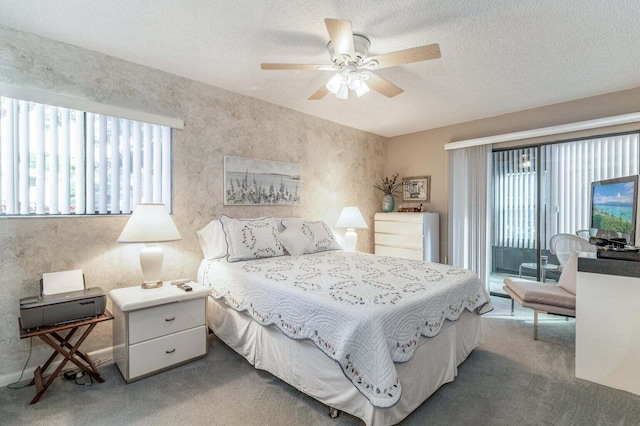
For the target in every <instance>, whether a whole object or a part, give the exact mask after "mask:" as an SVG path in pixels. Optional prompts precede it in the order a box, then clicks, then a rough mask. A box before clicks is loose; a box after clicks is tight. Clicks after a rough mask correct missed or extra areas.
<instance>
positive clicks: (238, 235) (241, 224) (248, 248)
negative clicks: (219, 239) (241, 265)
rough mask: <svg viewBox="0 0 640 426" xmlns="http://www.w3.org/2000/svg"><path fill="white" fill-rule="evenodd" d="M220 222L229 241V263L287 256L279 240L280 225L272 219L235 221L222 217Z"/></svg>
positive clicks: (225, 216)
mask: <svg viewBox="0 0 640 426" xmlns="http://www.w3.org/2000/svg"><path fill="white" fill-rule="evenodd" d="M220 222H221V223H222V229H223V230H224V234H225V238H226V240H227V251H228V254H229V256H228V257H227V260H228V261H229V262H236V261H238V260H250V259H260V258H264V257H275V256H283V255H284V254H285V252H284V247H282V244H281V243H280V241H279V240H278V224H277V222H276V220H275V219H274V218H272V217H261V218H258V219H234V218H232V217H229V216H227V215H220Z"/></svg>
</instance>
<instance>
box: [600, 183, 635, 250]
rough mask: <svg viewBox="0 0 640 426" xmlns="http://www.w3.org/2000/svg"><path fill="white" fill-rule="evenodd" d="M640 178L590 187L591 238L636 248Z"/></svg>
mask: <svg viewBox="0 0 640 426" xmlns="http://www.w3.org/2000/svg"><path fill="white" fill-rule="evenodd" d="M637 206H638V175H634V176H625V177H620V178H615V179H607V180H601V181H598V182H592V183H591V225H590V227H591V230H590V234H591V236H596V237H601V238H607V239H610V238H626V240H627V244H629V245H634V244H635V235H636V216H637Z"/></svg>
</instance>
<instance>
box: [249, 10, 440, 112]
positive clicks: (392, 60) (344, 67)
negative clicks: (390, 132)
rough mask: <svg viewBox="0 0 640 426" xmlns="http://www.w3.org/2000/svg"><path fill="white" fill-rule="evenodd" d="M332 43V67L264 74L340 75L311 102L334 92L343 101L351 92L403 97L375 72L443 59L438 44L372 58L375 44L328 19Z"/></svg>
mask: <svg viewBox="0 0 640 426" xmlns="http://www.w3.org/2000/svg"><path fill="white" fill-rule="evenodd" d="M324 23H325V25H326V26H327V32H328V33H329V38H330V39H331V41H329V43H328V44H327V49H328V50H329V53H330V55H331V62H333V64H331V65H311V64H261V65H260V67H261V68H262V69H263V70H314V71H333V72H335V73H336V74H335V75H334V76H333V77H331V79H330V80H329V81H328V82H327V84H325V85H324V86H322V87H320V88H319V89H318V90H316V91H315V93H313V94H312V95H311V96H309V98H308V99H309V100H312V101H313V100H319V99H322V98H323V97H324V96H325V95H326V94H327V93H329V92H331V93H333V94H335V95H336V97H338V98H340V99H347V98H348V97H349V91H354V92H356V95H357V96H358V97H360V96H362V95H364V94H365V93H367V92H368V91H369V88H371V89H373V90H375V91H376V92H379V93H381V94H383V95H384V96H386V97H388V98H392V97H394V96H396V95H399V94H400V93H402V92H403V91H404V90H402V89H401V88H399V87H398V86H396V85H394V84H392V83H390V82H389V81H387V80H385V79H384V78H382V77H380V76H378V75H376V74H374V73H373V72H372V71H374V70H378V69H382V68H388V67H395V66H398V65H404V64H410V63H412V62H419V61H426V60H429V59H437V58H439V57H440V46H438V44H437V43H433V44H428V45H426V46H420V47H414V48H411V49H405V50H399V51H396V52H391V53H385V54H384V55H377V56H371V57H368V56H367V54H368V53H369V47H370V46H371V42H370V41H369V39H368V38H366V37H365V36H363V35H360V34H354V33H353V30H352V28H351V22H350V21H343V20H339V19H330V18H327V19H325V20H324Z"/></svg>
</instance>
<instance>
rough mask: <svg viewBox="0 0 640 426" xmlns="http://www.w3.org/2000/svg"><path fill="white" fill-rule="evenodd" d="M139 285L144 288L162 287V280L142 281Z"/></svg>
mask: <svg viewBox="0 0 640 426" xmlns="http://www.w3.org/2000/svg"><path fill="white" fill-rule="evenodd" d="M140 287H142V288H144V289H149V288H158V287H162V281H158V282H155V283H142V284H141V285H140Z"/></svg>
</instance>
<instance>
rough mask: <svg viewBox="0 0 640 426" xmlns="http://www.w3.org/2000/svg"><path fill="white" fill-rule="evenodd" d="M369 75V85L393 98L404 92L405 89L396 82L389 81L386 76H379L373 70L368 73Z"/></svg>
mask: <svg viewBox="0 0 640 426" xmlns="http://www.w3.org/2000/svg"><path fill="white" fill-rule="evenodd" d="M368 75H369V79H368V80H367V85H368V86H369V87H370V88H372V89H373V90H375V91H376V92H378V93H380V94H382V95H384V96H386V97H387V98H393V97H394V96H396V95H399V94H400V93H402V92H404V90H402V89H401V88H399V87H398V86H396V85H395V84H392V83H389V82H388V81H387V80H385V79H384V78H382V77H379V76H377V75H375V74H374V73H372V72H370V73H368Z"/></svg>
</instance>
